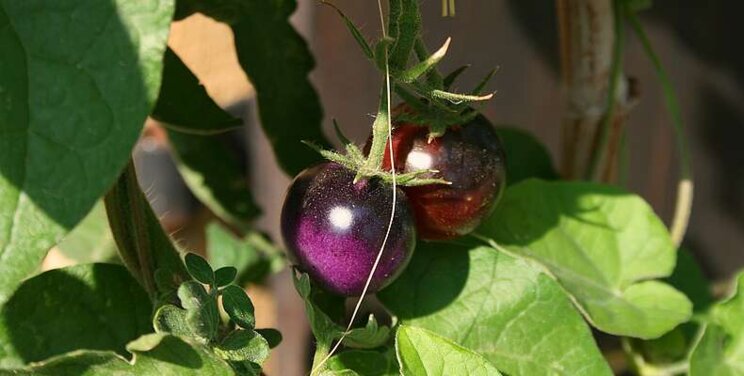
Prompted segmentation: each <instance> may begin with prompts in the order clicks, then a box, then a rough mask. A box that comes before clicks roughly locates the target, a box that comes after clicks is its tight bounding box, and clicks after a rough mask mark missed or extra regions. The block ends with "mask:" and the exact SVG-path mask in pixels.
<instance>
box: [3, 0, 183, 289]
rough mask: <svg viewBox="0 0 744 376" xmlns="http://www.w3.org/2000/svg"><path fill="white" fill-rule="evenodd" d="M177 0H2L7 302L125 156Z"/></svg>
mask: <svg viewBox="0 0 744 376" xmlns="http://www.w3.org/2000/svg"><path fill="white" fill-rule="evenodd" d="M173 3H174V2H173V0H142V1H134V0H117V1H114V0H109V1H100V0H81V1H79V2H76V3H74V4H67V5H63V4H57V6H50V4H49V3H48V2H47V1H44V0H29V1H12V0H2V1H0V45H2V46H3V47H2V51H3V52H2V54H0V150H2V151H3V152H2V153H0V213H1V214H0V234H1V235H0V256H2V259H3V262H2V263H0V302H2V301H5V300H6V299H7V298H8V297H9V296H10V294H11V293H12V292H13V291H14V290H15V288H16V287H17V286H18V285H19V284H20V282H21V281H22V280H23V279H24V278H26V277H27V276H28V275H29V274H31V273H33V272H34V271H35V270H36V268H37V266H38V264H39V263H40V261H41V260H42V259H43V257H44V255H45V254H46V252H47V251H48V250H49V248H51V247H52V246H53V245H54V244H56V243H57V242H59V241H60V240H61V238H62V236H63V235H64V234H65V233H67V232H68V231H70V230H71V229H72V228H73V227H75V225H76V224H77V223H78V222H80V221H81V220H82V219H83V217H85V215H86V214H87V213H88V212H89V211H90V209H91V208H92V207H93V205H94V204H95V202H96V200H98V198H99V197H100V196H101V195H102V194H103V193H104V192H105V191H106V190H107V189H109V187H110V186H111V184H112V183H113V182H114V180H115V179H116V177H117V176H118V174H119V171H120V170H121V169H122V168H123V167H124V165H125V164H126V162H127V160H128V158H129V155H130V152H131V150H132V147H133V146H134V143H135V142H136V140H137V138H138V136H139V133H140V130H141V128H142V125H143V124H144V121H145V118H146V117H147V115H148V114H149V113H150V109H151V107H152V104H153V103H154V101H155V97H156V95H157V91H158V87H159V85H160V70H161V67H162V65H161V64H162V63H161V59H162V56H163V52H164V51H165V45H166V39H167V36H168V30H169V25H170V20H171V16H172V15H173Z"/></svg>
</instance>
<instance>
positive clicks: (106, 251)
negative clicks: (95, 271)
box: [57, 201, 119, 264]
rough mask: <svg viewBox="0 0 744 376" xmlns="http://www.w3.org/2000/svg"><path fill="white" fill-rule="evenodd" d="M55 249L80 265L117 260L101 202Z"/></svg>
mask: <svg viewBox="0 0 744 376" xmlns="http://www.w3.org/2000/svg"><path fill="white" fill-rule="evenodd" d="M57 249H59V250H60V252H62V254H63V255H65V257H67V258H70V259H72V260H74V261H76V262H77V263H80V264H82V263H91V262H117V261H118V260H119V259H118V256H117V254H116V243H114V236H113V235H112V234H111V229H110V228H109V225H108V220H106V208H105V207H104V206H103V202H102V201H99V202H98V203H97V204H96V206H94V207H93V210H91V211H90V213H88V215H87V216H86V217H85V218H84V219H83V220H82V221H81V222H80V223H79V224H78V225H77V226H75V228H74V229H73V230H72V231H70V233H69V234H67V235H66V236H65V238H64V239H63V240H62V241H61V242H60V243H59V244H57Z"/></svg>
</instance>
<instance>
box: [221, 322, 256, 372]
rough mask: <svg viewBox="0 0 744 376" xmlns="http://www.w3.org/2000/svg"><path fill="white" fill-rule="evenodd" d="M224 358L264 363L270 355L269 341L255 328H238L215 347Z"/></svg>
mask: <svg viewBox="0 0 744 376" xmlns="http://www.w3.org/2000/svg"><path fill="white" fill-rule="evenodd" d="M214 351H215V353H216V354H217V355H219V356H220V357H221V358H222V359H225V360H229V361H233V362H251V363H256V364H258V365H261V364H263V362H264V361H266V358H268V357H269V343H268V342H266V339H264V337H262V336H260V335H259V334H258V333H256V332H254V331H253V330H236V331H233V332H232V333H230V334H228V335H227V337H225V339H223V340H222V342H221V343H220V344H219V345H217V346H216V347H215V348H214Z"/></svg>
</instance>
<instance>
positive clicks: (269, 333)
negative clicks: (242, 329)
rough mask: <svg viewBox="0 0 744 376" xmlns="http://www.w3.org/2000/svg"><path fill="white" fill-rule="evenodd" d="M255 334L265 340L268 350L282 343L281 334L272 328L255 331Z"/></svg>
mask: <svg viewBox="0 0 744 376" xmlns="http://www.w3.org/2000/svg"><path fill="white" fill-rule="evenodd" d="M256 333H258V334H260V335H261V337H264V338H265V339H266V342H268V344H269V347H270V348H272V349H273V348H274V347H277V346H279V344H280V343H282V333H281V332H280V331H278V330H276V329H273V328H263V329H256Z"/></svg>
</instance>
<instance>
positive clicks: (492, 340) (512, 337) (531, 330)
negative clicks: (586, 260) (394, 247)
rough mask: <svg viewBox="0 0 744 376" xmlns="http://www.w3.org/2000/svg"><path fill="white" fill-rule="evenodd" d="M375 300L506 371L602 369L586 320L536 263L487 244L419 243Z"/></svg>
mask: <svg viewBox="0 0 744 376" xmlns="http://www.w3.org/2000/svg"><path fill="white" fill-rule="evenodd" d="M378 296H379V298H380V300H381V301H382V302H383V304H385V306H386V307H388V309H390V310H391V311H392V312H393V313H394V314H395V315H397V316H398V317H399V319H400V320H401V323H402V324H404V325H411V326H417V327H422V328H426V329H429V330H431V331H434V332H436V333H438V334H440V335H443V336H445V337H447V338H449V339H451V340H453V341H455V342H457V343H458V344H460V345H462V346H464V347H467V348H469V349H471V350H473V351H476V352H478V353H480V354H481V355H483V356H484V357H485V358H486V359H488V360H489V361H491V362H492V363H493V364H494V365H496V366H497V367H498V368H499V370H501V371H503V372H505V373H508V374H512V375H557V374H561V375H574V376H580V375H592V376H594V375H609V374H610V370H609V368H608V367H607V365H606V364H605V362H604V359H603V358H602V355H601V354H600V352H599V350H598V349H597V346H596V344H595V343H594V339H593V338H592V335H591V332H590V330H589V327H588V326H587V325H586V323H585V322H584V320H583V319H582V318H581V315H580V314H579V313H578V312H577V311H576V309H575V308H574V306H573V305H572V304H571V302H570V300H569V299H568V297H567V296H566V294H565V292H564V291H563V289H562V288H561V287H560V286H559V285H558V283H557V282H556V281H555V280H553V279H552V278H551V277H550V276H548V275H546V274H545V272H543V271H542V269H541V268H539V266H537V265H535V264H534V263H531V262H530V261H528V260H524V259H520V258H514V257H512V256H509V255H507V254H505V253H502V252H498V251H496V250H494V249H492V248H488V247H479V248H474V249H470V248H468V247H465V246H460V245H454V244H436V243H422V244H420V245H419V247H418V248H417V249H416V253H415V254H414V257H413V260H411V263H410V265H409V266H408V268H407V269H406V271H405V272H403V275H401V276H400V277H399V278H398V279H397V280H396V281H395V282H394V283H393V284H392V285H391V286H390V287H388V288H386V289H385V290H383V291H381V292H380V293H378Z"/></svg>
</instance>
